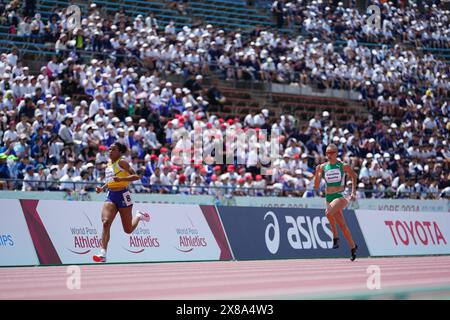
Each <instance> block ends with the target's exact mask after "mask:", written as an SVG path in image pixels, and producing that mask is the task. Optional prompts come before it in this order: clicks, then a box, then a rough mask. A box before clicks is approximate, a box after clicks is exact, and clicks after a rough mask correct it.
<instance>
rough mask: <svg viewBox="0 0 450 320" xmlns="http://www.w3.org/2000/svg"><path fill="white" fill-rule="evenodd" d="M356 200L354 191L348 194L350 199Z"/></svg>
mask: <svg viewBox="0 0 450 320" xmlns="http://www.w3.org/2000/svg"><path fill="white" fill-rule="evenodd" d="M355 200H356V193H352V194H351V195H350V201H355Z"/></svg>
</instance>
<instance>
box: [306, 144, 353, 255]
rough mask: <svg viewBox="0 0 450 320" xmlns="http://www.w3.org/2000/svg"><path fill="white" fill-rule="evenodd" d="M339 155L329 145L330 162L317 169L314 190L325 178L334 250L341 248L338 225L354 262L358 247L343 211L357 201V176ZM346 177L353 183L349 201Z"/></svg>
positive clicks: (327, 154)
mask: <svg viewBox="0 0 450 320" xmlns="http://www.w3.org/2000/svg"><path fill="white" fill-rule="evenodd" d="M337 153H338V148H337V146H336V145H334V144H330V145H328V147H327V148H326V157H327V158H328V162H326V163H324V164H320V165H318V166H317V167H316V170H315V175H314V190H315V191H317V190H318V188H319V186H320V183H321V180H322V178H324V179H325V183H326V195H325V198H326V203H327V209H326V211H325V214H326V216H327V218H328V221H329V222H330V225H331V231H332V233H333V248H338V247H339V238H338V233H337V227H336V225H338V226H339V228H340V229H341V231H342V233H343V235H344V237H345V239H346V240H347V243H348V245H349V247H350V249H351V256H350V259H351V261H354V260H355V259H356V249H357V248H358V246H357V245H356V244H355V242H354V241H353V238H352V235H351V233H350V230H349V229H348V227H347V225H346V223H345V219H344V215H343V210H344V209H345V208H346V207H347V205H348V204H349V201H352V200H355V199H356V181H357V176H356V173H355V172H354V171H353V169H352V167H351V166H350V165H348V164H344V163H343V162H341V161H338V160H337ZM346 175H348V176H349V177H350V179H351V181H352V193H351V195H350V198H349V199H347V198H345V197H344V196H343V195H342V192H343V191H344V189H345V176H346Z"/></svg>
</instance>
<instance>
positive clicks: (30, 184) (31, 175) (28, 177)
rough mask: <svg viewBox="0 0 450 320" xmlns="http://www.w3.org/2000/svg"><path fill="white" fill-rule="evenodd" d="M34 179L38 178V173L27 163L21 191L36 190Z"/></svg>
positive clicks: (36, 184) (36, 183) (36, 185)
mask: <svg viewBox="0 0 450 320" xmlns="http://www.w3.org/2000/svg"><path fill="white" fill-rule="evenodd" d="M36 180H38V174H37V173H35V172H34V167H33V166H32V165H27V166H26V167H25V174H24V177H23V185H22V191H37V189H38V182H35V181H36Z"/></svg>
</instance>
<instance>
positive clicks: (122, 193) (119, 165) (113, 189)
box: [93, 142, 150, 262]
mask: <svg viewBox="0 0 450 320" xmlns="http://www.w3.org/2000/svg"><path fill="white" fill-rule="evenodd" d="M126 152H127V147H126V146H125V145H124V144H122V143H118V142H116V143H114V144H112V145H111V146H110V147H109V158H110V160H109V163H108V167H107V168H106V172H105V176H106V181H105V184H104V185H103V186H102V187H96V191H97V193H100V192H101V191H104V190H105V189H108V195H107V197H106V200H105V203H104V204H103V210H102V222H103V232H102V243H101V245H102V247H101V250H100V253H99V254H97V255H94V257H93V259H94V261H95V262H106V250H107V248H108V242H109V232H110V229H111V225H112V223H113V221H114V218H115V217H116V214H117V212H119V213H120V218H121V220H122V226H123V230H124V231H125V232H126V233H131V232H133V231H134V229H136V227H137V226H138V224H139V221H141V220H144V221H147V222H148V221H150V215H149V214H148V213H141V212H139V211H138V213H137V215H136V216H135V217H134V218H133V217H132V213H131V210H132V208H133V202H132V201H131V195H130V191H129V190H128V185H129V183H130V182H132V181H135V180H139V176H138V175H137V174H136V173H135V172H134V170H133V168H131V167H130V165H129V163H128V162H127V161H125V160H124V159H123V155H124V154H125V153H126Z"/></svg>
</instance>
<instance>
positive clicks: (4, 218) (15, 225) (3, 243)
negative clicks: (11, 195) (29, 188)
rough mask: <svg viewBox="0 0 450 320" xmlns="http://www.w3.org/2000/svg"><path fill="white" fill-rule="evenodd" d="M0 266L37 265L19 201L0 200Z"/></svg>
mask: <svg viewBox="0 0 450 320" xmlns="http://www.w3.org/2000/svg"><path fill="white" fill-rule="evenodd" d="M0 207H1V208H2V210H1V211H0V266H14V265H37V264H39V262H38V258H37V256H36V251H35V249H34V246H33V241H31V237H30V233H29V231H28V226H27V222H29V221H26V220H25V218H24V215H23V213H22V208H21V206H20V202H19V200H0Z"/></svg>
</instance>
